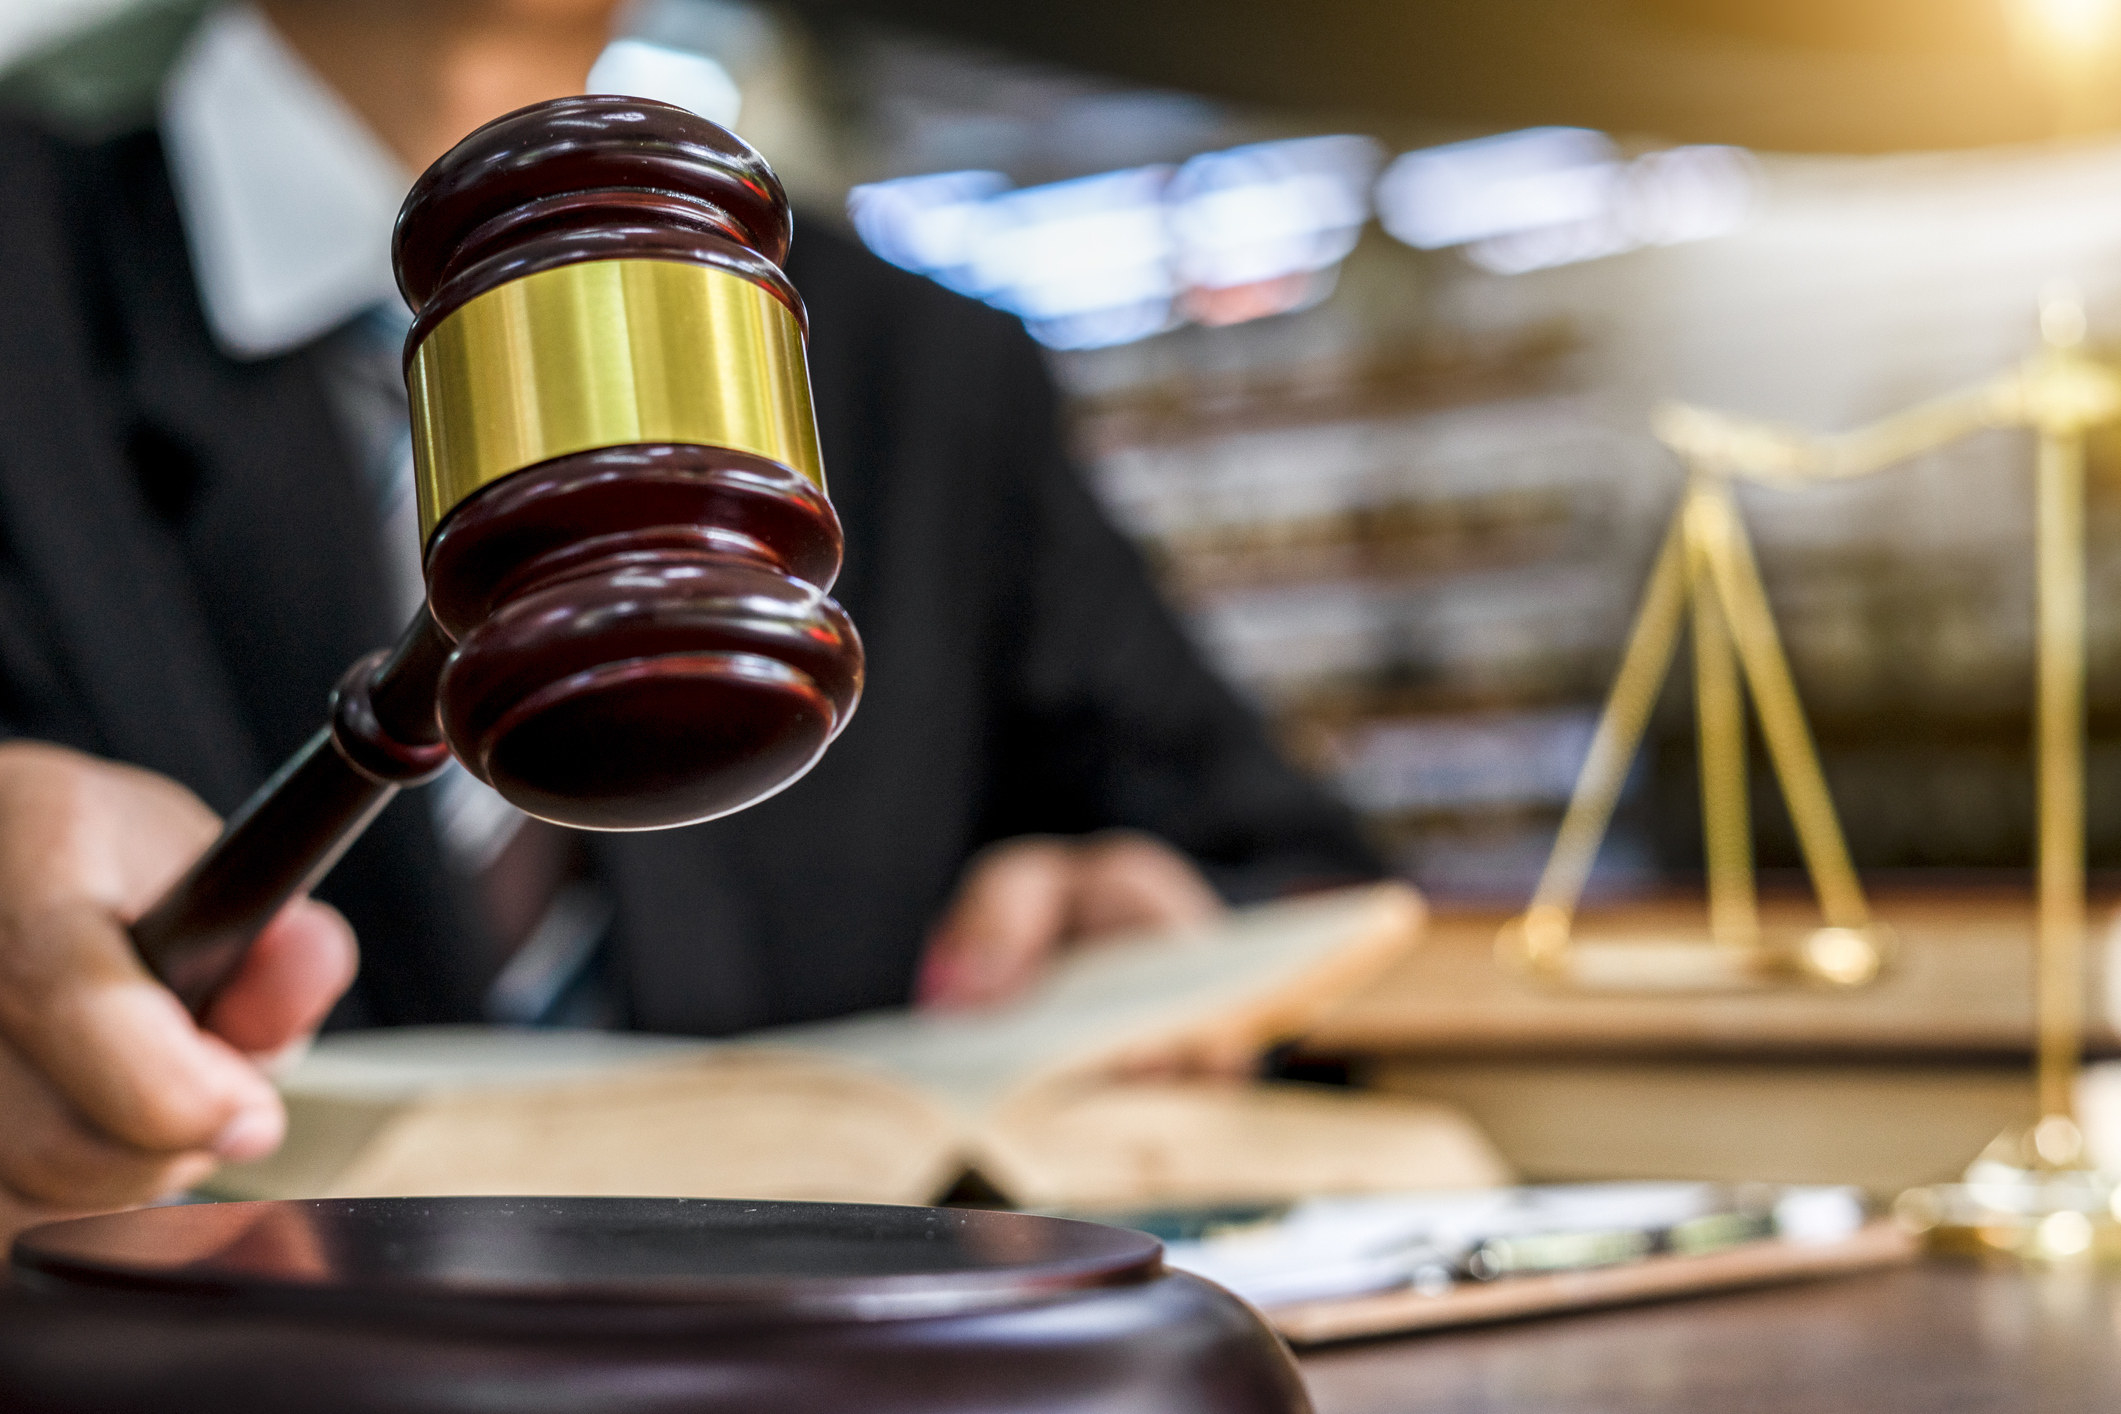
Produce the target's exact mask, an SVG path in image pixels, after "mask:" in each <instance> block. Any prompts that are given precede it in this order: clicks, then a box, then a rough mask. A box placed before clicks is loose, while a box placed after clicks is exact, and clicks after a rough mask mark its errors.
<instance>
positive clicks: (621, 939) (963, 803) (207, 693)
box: [0, 119, 1374, 1034]
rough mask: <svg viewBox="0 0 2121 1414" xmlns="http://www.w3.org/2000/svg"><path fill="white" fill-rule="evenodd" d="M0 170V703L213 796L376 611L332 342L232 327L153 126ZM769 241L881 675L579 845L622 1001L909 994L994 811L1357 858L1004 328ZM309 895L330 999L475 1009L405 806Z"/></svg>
mask: <svg viewBox="0 0 2121 1414" xmlns="http://www.w3.org/2000/svg"><path fill="white" fill-rule="evenodd" d="M0 191H4V192H6V193H7V199H6V201H5V202H4V203H0V734H5V735H7V736H18V737H30V738H37V739H42V740H46V741H52V742H57V743H61V744H64V745H68V746H73V747H77V748H79V749H81V750H83V751H87V752H91V753H94V754H97V755H102V756H108V757H114V758H117V759H121V760H125V761H130V762H134V763H137V764H139V765H142V766H145V767H148V768H150V769H153V770H155V771H159V772H162V773H164V774H167V775H169V776H172V777H174V778H176V779H177V780H179V781H181V782H183V783H184V784H186V785H188V786H189V787H191V788H192V789H193V790H195V791H197V792H198V793H199V795H200V796H202V797H203V798H204V799H205V800H206V801H207V802H208V803H209V804H210V805H212V806H213V807H214V808H216V809H217V810H220V811H223V812H224V813H225V812H227V811H228V810H230V809H232V808H233V807H234V806H235V805H236V804H238V803H239V802H240V801H241V800H242V799H243V798H244V797H245V795H247V794H248V793H249V792H250V791H251V790H252V789H253V788H254V787H255V786H256V785H257V784H258V783H259V782H260V781H261V780H262V779H264V777H265V775H266V774H267V773H268V772H269V771H270V770H271V769H272V767H273V766H274V765H275V764H276V763H277V762H278V761H279V760H280V759H282V758H283V757H284V756H285V755H286V754H287V753H289V752H290V751H292V750H293V749H294V748H295V747H296V746H297V745H299V744H300V743H301V742H302V740H303V739H304V738H306V737H307V736H308V735H309V734H310V733H311V732H313V731H314V730H315V728H316V727H317V725H318V724H319V723H320V722H321V720H322V713H323V710H324V702H325V698H326V694H327V693H328V691H329V689H330V687H331V685H332V683H333V681H334V680H335V679H336V677H337V676H338V674H339V673H340V672H341V670H342V669H343V668H344V667H345V665H346V664H347V663H348V662H349V661H350V660H352V659H353V658H354V657H355V656H357V655H358V654H360V653H362V652H364V651H366V650H367V649H369V648H371V647H374V646H376V645H378V644H381V643H384V642H386V641H388V640H390V639H391V638H393V637H394V635H395V633H396V631H397V629H398V628H399V627H400V625H398V624H395V623H392V622H390V621H389V616H388V612H387V610H386V608H385V603H386V599H387V595H386V593H385V591H384V571H383V568H382V563H381V556H380V549H379V546H378V543H377V530H376V526H375V523H374V519H373V515H372V512H371V510H370V507H369V504H368V502H367V500H366V498H365V497H364V495H363V493H362V489H361V487H360V485H359V484H358V477H357V475H356V473H355V471H354V469H353V466H352V464H351V458H350V455H349V452H348V451H347V449H346V448H345V447H344V446H343V445H342V441H341V437H340V433H339V430H338V426H337V424H336V423H335V420H334V418H333V416H332V412H331V409H330V408H329V406H328V404H327V396H326V391H325V387H324V384H323V381H322V374H321V371H320V367H319V359H318V357H317V351H316V350H315V349H314V348H309V349H303V350H298V351H296V352H294V353H292V354H289V355H286V356H282V357H274V358H269V359H264V360H261V361H256V362H238V361H236V360H234V359H231V358H229V357H228V356H226V355H225V354H223V353H221V352H220V351H219V350H218V349H217V347H216V346H215V344H214V342H213V340H212V338H211V337H210V335H209V333H208V330H207V326H206V323H205V321H204V318H203V316H202V312H201V308H200V304H199V298H198V295H197V292H196V289H195V285H194V281H193V276H192V271H191V268H190V265H189V257H188V254H187V247H186V242H185V239H184V234H183V231H182V228H181V226H180V224H179V219H178V209H177V205H176V201H175V198H174V196H173V191H172V186H171V179H170V175H169V171H168V168H167V166H166V163H165V160H164V155H163V150H162V146H161V143H160V140H159V138H158V137H157V135H156V134H155V132H154V131H153V130H152V129H144V130H141V131H136V132H132V133H129V134H124V135H120V136H117V137H115V138H111V139H108V140H104V141H100V142H96V143H92V144H83V143H76V142H73V141H69V140H66V139H62V138H60V137H58V136H55V135H54V134H52V133H50V132H48V131H45V130H44V129H42V128H41V127H39V126H38V125H37V124H36V123H35V122H32V121H26V120H15V119H8V120H4V121H0ZM788 270H789V274H790V275H791V277H792V279H793V281H794V283H795V285H796V286H797V287H798V289H799V290H800V291H801V293H802V295H803V298H804V300H805V301H806V302H807V304H808V306H809V310H810V316H811V326H812V330H813V336H812V342H811V346H810V359H811V371H812V378H813V381H814V389H815V395H816V405H817V411H818V418H819V424H820V433H821V437H822V440H823V447H824V453H825V463H826V467H827V469H828V474H829V477H830V482H831V489H832V493H833V497H834V500H835V502H836V504H837V506H838V508H839V511H840V515H841V517H842V520H843V522H844V524H845V526H846V530H847V540H848V546H847V559H846V569H845V572H844V574H843V576H842V578H841V580H840V582H839V586H838V588H837V590H836V593H837V595H838V597H839V598H840V599H841V601H842V602H843V603H844V604H845V605H846V607H847V609H848V610H849V612H850V613H851V614H852V615H853V617H854V619H855V621H856V622H857V624H858V625H859V626H860V627H861V630H862V633H863V635H864V637H865V640H866V642H867V646H868V651H869V682H868V689H867V694H866V697H865V699H864V701H863V703H862V706H861V709H860V711H859V712H858V713H857V715H856V717H855V719H854V722H853V724H852V725H851V726H850V727H849V729H848V730H847V731H846V733H845V734H844V735H843V736H842V737H841V738H840V740H839V741H838V742H837V743H836V744H835V746H834V747H833V748H832V750H831V751H830V752H829V753H827V755H826V757H825V759H824V760H823V762H822V763H821V764H820V765H819V766H818V767H817V769H816V770H815V771H814V772H812V774H811V775H810V776H809V777H807V778H806V779H804V780H803V781H801V782H800V783H798V784H797V785H796V786H795V787H793V788H792V789H790V790H788V791H786V792H784V793H782V794H781V795H779V796H776V797H774V798H773V799H771V800H768V801H766V802H765V803H763V804H761V805H759V806H758V807H756V808H754V809H752V810H750V811H747V812H745V813H743V814H741V815H738V816H735V817H732V818H729V819H725V820H721V821H716V822H713V823H710V824H707V825H701V826H696V827H692V828H688V829H683V830H676V831H669V832H662V833H654V834H640V835H616V836H598V837H592V838H591V839H590V841H589V850H588V854H589V861H590V867H591V868H592V869H593V871H594V872H595V874H596V875H597V876H599V877H600V878H601V880H602V881H603V882H604V884H605V885H606V886H607V887H608V888H609V890H610V892H611V893H612V895H613V897H614V898H615V901H616V908H617V914H616V921H615V925H614V929H613V932H612V934H611V936H610V938H609V939H608V942H607V945H606V946H607V964H608V970H609V976H610V979H611V982H612V984H613V986H614V987H615V989H616V991H617V993H618V998H619V1001H620V1003H621V1006H622V1008H623V1015H624V1016H625V1017H626V1019H627V1020H628V1021H629V1022H630V1024H632V1025H634V1026H636V1027H639V1028H644V1029H653V1030H661V1031H673V1032H690V1033H697V1034H717V1033H723V1032H728V1031H733V1030H737V1029H741V1028H746V1027H752V1026H758V1025H763V1024H768V1023H774V1022H786V1021H796V1020H804V1019H811V1018H818V1017H825V1016H831V1015H836V1014H840V1013H845V1012H849V1011H854V1010H858V1009H862V1008H868V1007H877V1006H886V1005H892V1004H897V1003H900V1002H903V1001H904V1000H906V998H907V997H908V994H909V990H910V988H911V986H912V983H913V979H914V977H915V972H916V968H917V965H918V962H919V955H920V949H921V946H922V940H923V937H924V934H925V932H926V930H927V928H928V927H929V925H930V924H931V922H932V921H933V920H934V919H935V917H936V916H937V914H938V913H939V911H940V910H941V909H942V908H943V906H944V905H945V903H946V902H947V901H948V899H949V897H950V895H951V891H952V889H953V886H954V885H955V883H956V882H957V880H958V879H959V877H960V873H961V871H962V870H963V868H964V867H965V865H966V862H967V860H968V859H969V858H970V857H971V856H973V855H974V854H975V852H976V851H978V850H979V849H980V848H981V847H982V846H984V845H986V844H988V843H990V842H992V841H997V840H1001V839H1004V838H1006V837H1010V836H1015V835H1022V834H1026V833H1036V832H1052V833H1058V834H1079V833H1083V832H1089V831H1097V830H1102V829H1108V828H1113V827H1129V828H1135V829H1140V830H1144V831H1149V832H1153V833H1154V834H1156V835H1158V836H1161V837H1162V838H1164V839H1165V840H1168V841H1170V842H1172V843H1173V844H1175V845H1176V846H1177V847H1179V848H1180V849H1182V850H1183V851H1184V852H1185V853H1186V854H1187V855H1188V856H1190V857H1191V858H1192V859H1193V860H1194V861H1195V862H1197V863H1198V864H1199V866H1200V867H1201V868H1202V869H1203V870H1204V871H1205V872H1206V873H1207V875H1208V877H1209V878H1210V879H1211V880H1212V881H1213V882H1214V883H1215V884H1216V885H1217V886H1218V887H1219V888H1220V889H1221V890H1222V891H1223V892H1224V893H1225V894H1226V895H1228V896H1229V897H1232V898H1235V899H1245V898H1255V897H1262V896H1268V895H1272V894H1275V893H1278V892H1282V891H1286V890H1288V889H1292V888H1296V887H1301V886H1305V885H1311V884H1318V883H1326V882H1334V881H1342V880H1348V879H1352V878H1359V877H1363V876H1365V875H1367V874H1369V873H1371V872H1372V871H1373V869H1374V865H1373V862H1372V860H1371V857H1370V856H1369V854H1368V853H1367V852H1366V850H1365V849H1364V847H1363V845H1362V844H1361V842H1360V841H1359V839H1358V838H1357V836H1356V834H1355V831H1354V829H1353V827H1352V823H1351V820H1350V817H1349V816H1348V814H1347V813H1346V811H1345V810H1344V809H1343V808H1342V807H1341V806H1340V805H1338V804H1337V803H1336V802H1334V801H1333V800H1331V799H1330V798H1329V797H1327V796H1326V795H1325V794H1323V793H1322V792H1321V791H1320V790H1319V789H1318V788H1317V787H1316V786H1315V785H1314V784H1313V783H1311V782H1309V781H1307V780H1306V779H1304V778H1303V777H1302V776H1301V775H1299V774H1298V773H1297V772H1295V771H1294V770H1292V769H1291V768H1290V767H1289V766H1288V765H1287V764H1286V763H1285V762H1284V761H1283V760H1282V759H1281V758H1280V757H1278V756H1277V754H1276V753H1275V751H1274V750H1273V748H1272V747H1271V745H1270V744H1269V742H1268V740H1267V738H1266V735H1265V734H1264V732H1263V730H1262V727H1261V723H1260V721H1259V720H1258V718H1257V716H1256V715H1255V714H1254V713H1253V712H1252V711H1251V710H1250V709H1249V708H1248V707H1246V706H1245V705H1243V704H1242V703H1240V702H1239V701H1238V700H1236V699H1235V698H1234V697H1233V696H1232V695H1231V693H1230V692H1229V691H1228V690H1227V689H1226V688H1225V687H1224V686H1223V685H1222V684H1221V683H1219V682H1218V681H1217V680H1216V679H1215V678H1214V677H1213V675H1211V673H1210V672H1209V671H1208V670H1207V669H1206V668H1205V667H1204V666H1203V665H1202V663H1201V661H1200V659H1199V658H1198V657H1197V655H1196V654H1195V652H1194V650H1193V649H1192V648H1191V646H1190V645H1189V644H1188V643H1187V641H1186V639H1185V637H1184V635H1183V634H1182V632H1181V631H1180V629H1179V627H1178V626H1177V624H1176V623H1175V622H1174V620H1173V618H1172V616H1171V614H1170V613H1169V612H1168V611H1167V609H1166V607H1165V606H1164V605H1163V604H1162V603H1161V602H1160V601H1159V599H1158V597H1157V594H1156V593H1155V591H1154V589H1153V587H1152V585H1151V583H1150V581H1149V578H1148V576H1147V574H1146V573H1145V570H1144V566H1143V564H1142V562H1141V559H1140V558H1139V556H1138V555H1137V554H1136V553H1135V551H1134V550H1133V549H1132V547H1131V546H1130V545H1129V544H1128V543H1127V542H1126V541H1125V540H1124V539H1123V538H1122V537H1121V536H1120V535H1119V534H1117V533H1116V532H1115V531H1114V529H1113V528H1112V526H1111V525H1110V524H1109V523H1108V522H1107V520H1106V519H1105V518H1104V516H1103V515H1102V514H1101V513H1100V511H1099V509H1098V507H1097V506H1096V504H1095V503H1094V502H1093V500H1092V498H1091V496H1090V495H1089V493H1088V492H1087V490H1086V488H1085V486H1084V485H1083V483H1082V481H1081V479H1080V478H1079V476H1078V475H1077V473H1076V471H1075V469H1074V468H1072V467H1071V466H1070V465H1069V463H1068V460H1067V458H1066V456H1065V455H1064V452H1063V443H1062V437H1061V433H1060V429H1059V425H1058V419H1057V410H1056V406H1055V395H1054V391H1053V388H1052V386H1051V383H1050V381H1049V379H1048V376H1047V374H1046V371H1045V369H1044V367H1043V365H1042V362H1041V359H1040V356H1039V354H1038V353H1037V350H1036V349H1035V347H1034V346H1033V345H1032V344H1031V343H1030V342H1029V340H1028V339H1027V338H1026V337H1025V335H1024V334H1023V332H1022V330H1021V328H1020V327H1019V326H1018V325H1017V324H1016V323H1015V321H1013V320H1011V319H1010V318H1008V317H1006V316H1004V315H1002V314H999V313H996V312H994V311H992V310H989V309H986V308H984V307H982V306H979V305H977V304H974V303H971V302H969V301H966V300H963V299H960V298H958V297H956V296H953V295H951V294H948V293H946V292H945V291H943V290H941V289H940V288H938V287H936V286H934V285H932V284H929V283H928V282H926V281H924V280H921V279H919V278H916V277H914V276H912V275H908V274H905V273H903V272H900V271H898V270H896V269H893V268H891V267H889V266H886V265H884V264H883V263H882V262H880V261H878V260H876V259H874V258H872V257H871V256H870V255H868V254H867V252H865V251H863V250H862V249H861V248H860V247H859V246H857V245H855V244H854V243H852V242H851V241H849V240H848V239H846V238H844V237H843V236H841V235H840V234H839V233H837V232H836V231H835V230H833V229H832V228H831V227H830V226H829V225H826V224H825V223H822V222H819V221H814V220H813V221H807V222H803V221H799V225H798V239H797V241H796V245H795V249H794V253H793V255H792V256H791V259H790V262H789V266H788ZM319 893H320V896H321V897H323V898H325V899H327V900H328V901H330V902H332V903H334V904H335V905H337V906H338V907H339V908H340V909H341V910H342V911H343V912H344V913H345V914H346V915H347V917H348V918H349V919H350V920H351V921H352V922H353V924H354V926H355V928H356V931H357V933H358V935H359V936H360V938H361V941H362V952H363V957H362V970H361V975H360V979H359V981H358V982H357V984H356V985H355V988H354V990H353V991H352V992H351V993H350V994H349V995H348V997H347V998H346V999H345V1001H344V1002H343V1003H342V1004H341V1006H340V1008H339V1011H338V1012H337V1013H336V1014H335V1022H336V1023H337V1024H341V1025H345V1024H395V1023H410V1022H438V1021H451V1020H469V1019H476V1017H477V1016H478V1013H479V1001H480V995H481V992H482V989H483V988H484V986H485V985H486V982H487V981H488V979H489V976H490V973H491V967H492V964H491V962H490V961H488V960H484V959H486V958H487V956H488V949H487V948H486V947H485V946H484V945H483V944H482V943H481V941H480V938H481V929H482V926H483V925H482V922H481V919H480V917H479V916H478V913H477V910H476V909H475V908H474V907H473V906H472V903H471V900H470V891H469V890H468V889H467V888H466V887H465V885H464V884H463V883H462V881H460V880H457V879H455V878H454V877H453V876H452V875H451V874H450V872H449V871H448V870H447V869H446V868H445V867H444V866H443V863H442V851H441V848H440V846H439V844H438V842H437V840H436V837H435V832H434V829H433V827H432V824H431V821H430V817H429V814H428V812H426V811H425V810H423V809H421V808H420V807H419V803H418V802H417V801H413V800H409V799H401V800H400V801H398V802H397V803H396V804H395V805H394V806H393V807H392V808H391V809H390V810H389V811H387V812H386V813H385V815H384V816H383V817H382V818H381V819H380V820H379V821H378V822H377V824H376V825H375V827H374V828H373V829H371V831H370V832H369V835H368V836H367V837H366V838H365V839H364V840H363V841H362V842H361V843H360V844H359V845H358V846H357V847H356V848H355V849H354V850H353V851H352V852H351V853H350V854H349V855H348V856H347V858H346V859H345V860H344V861H343V862H342V863H341V864H340V865H339V867H338V869H337V870H336V872H335V873H334V874H333V875H332V876H331V878H330V879H329V880H328V881H327V882H326V884H325V885H324V886H323V888H322V889H321V890H320V891H319Z"/></svg>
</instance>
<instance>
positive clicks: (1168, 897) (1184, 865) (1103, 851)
mask: <svg viewBox="0 0 2121 1414" xmlns="http://www.w3.org/2000/svg"><path fill="white" fill-rule="evenodd" d="M1224 911H1225V906H1224V904H1223V901H1222V899H1221V897H1220V896H1219V895H1217V894H1216V892H1215V889H1214V887H1213V886H1212V885H1210V884H1209V883H1208V881H1207V879H1206V877H1205V876H1203V875H1202V874H1201V872H1200V870H1199V869H1198V868H1197V867H1196V866H1195V865H1194V863H1193V861H1192V860H1190V859H1188V858H1187V857H1186V856H1185V855H1183V854H1180V853H1179V852H1178V851H1177V850H1175V849H1173V848H1172V847H1171V846H1170V845H1167V844H1165V843H1164V842H1163V841H1162V840H1159V839H1157V838H1155V837H1154V836H1152V835H1144V834H1139V833H1135V832H1132V831H1125V832H1122V831H1114V832H1111V833H1108V834H1103V835H1099V836H1097V837H1096V838H1094V839H1092V840H1090V841H1088V842H1087V843H1086V844H1085V845H1084V846H1083V856H1082V872H1081V879H1080V882H1079V885H1078V891H1077V895H1076V907H1075V916H1074V917H1073V919H1071V920H1070V923H1071V929H1070V930H1071V932H1072V933H1073V934H1075V935H1076V936H1078V937H1083V938H1095V937H1098V936H1101V935H1104V934H1109V933H1117V932H1124V931H1127V930H1130V929H1140V928H1182V927H1186V926H1188V925H1190V924H1195V923H1204V922H1206V921H1208V920H1209V919H1212V918H1214V917H1216V916H1217V915H1219V914H1221V913H1223V912H1224Z"/></svg>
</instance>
